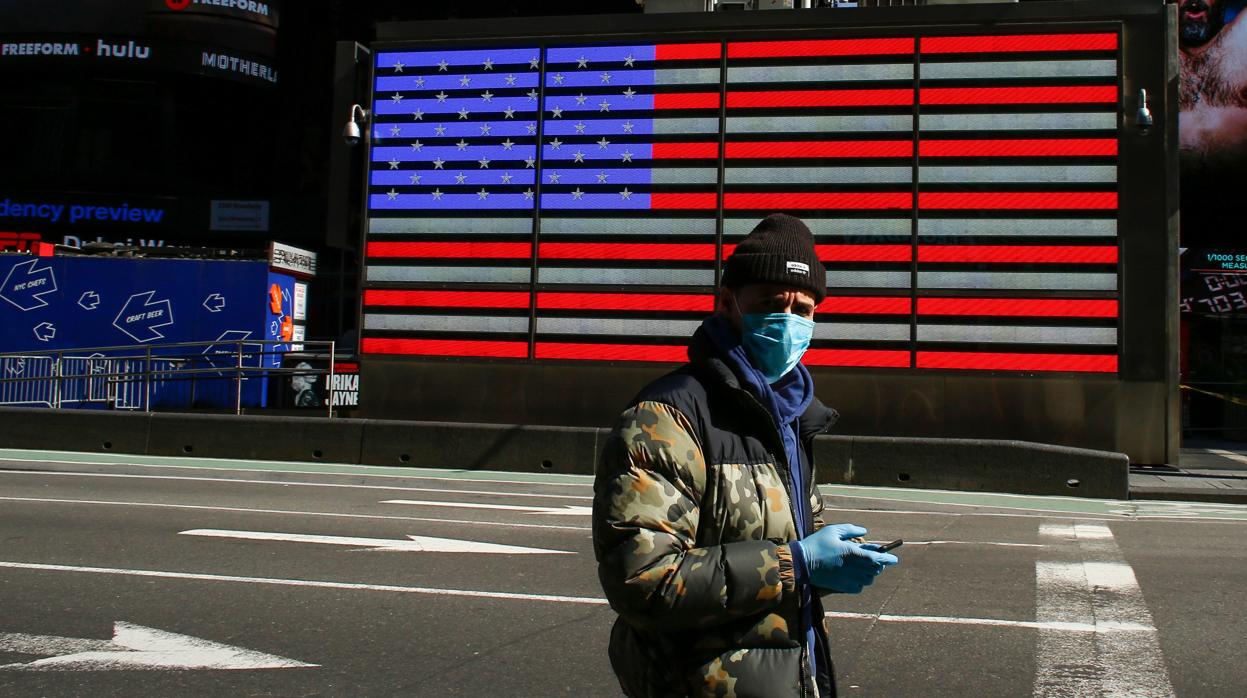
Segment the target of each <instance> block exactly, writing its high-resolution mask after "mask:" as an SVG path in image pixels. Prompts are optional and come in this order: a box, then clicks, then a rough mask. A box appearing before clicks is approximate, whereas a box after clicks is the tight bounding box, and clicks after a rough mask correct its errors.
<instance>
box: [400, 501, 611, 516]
mask: <svg viewBox="0 0 1247 698" xmlns="http://www.w3.org/2000/svg"><path fill="white" fill-rule="evenodd" d="M381 503H382V504H417V505H419V506H425V507H454V508H456V509H498V510H502V511H523V512H527V513H529V514H550V515H553V516H589V515H590V514H592V513H593V507H577V506H572V505H570V504H569V505H567V506H562V507H526V506H522V505H519V504H476V503H471V502H426V501H423V500H419V499H387V500H384V501H382V502H381Z"/></svg>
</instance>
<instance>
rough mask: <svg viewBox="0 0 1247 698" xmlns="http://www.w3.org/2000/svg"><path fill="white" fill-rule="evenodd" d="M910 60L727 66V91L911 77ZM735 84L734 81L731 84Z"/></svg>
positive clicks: (911, 65) (908, 78) (912, 66)
mask: <svg viewBox="0 0 1247 698" xmlns="http://www.w3.org/2000/svg"><path fill="white" fill-rule="evenodd" d="M913 79H914V64H913V63H886V64H881V65H870V64H867V65H834V64H833V65H783V66H762V67H729V68H728V69H727V81H728V83H729V84H728V90H731V89H733V88H737V89H739V88H741V87H746V88H747V87H748V86H747V85H740V84H739V83H749V82H842V81H847V80H865V81H870V82H877V81H880V80H913ZM733 83H735V84H733Z"/></svg>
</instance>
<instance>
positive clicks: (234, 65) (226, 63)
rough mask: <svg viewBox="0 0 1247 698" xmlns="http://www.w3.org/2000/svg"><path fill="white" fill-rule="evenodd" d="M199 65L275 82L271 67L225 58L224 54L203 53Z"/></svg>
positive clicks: (274, 74) (232, 57)
mask: <svg viewBox="0 0 1247 698" xmlns="http://www.w3.org/2000/svg"><path fill="white" fill-rule="evenodd" d="M200 65H204V66H211V67H213V68H216V69H218V70H224V71H226V72H229V73H238V74H239V75H250V76H251V77H253V78H259V79H261V80H268V81H269V82H277V71H276V70H274V69H273V68H272V67H271V66H267V65H264V64H263V63H257V62H256V61H249V60H247V59H245V58H239V57H238V56H227V55H225V54H224V53H209V52H207V51H204V52H203V61H202V63H201V64H200Z"/></svg>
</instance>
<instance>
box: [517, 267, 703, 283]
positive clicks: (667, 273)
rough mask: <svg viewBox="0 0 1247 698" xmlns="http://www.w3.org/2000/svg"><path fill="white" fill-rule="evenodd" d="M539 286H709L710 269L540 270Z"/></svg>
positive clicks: (586, 268)
mask: <svg viewBox="0 0 1247 698" xmlns="http://www.w3.org/2000/svg"><path fill="white" fill-rule="evenodd" d="M538 274H539V278H538V280H537V281H538V283H543V284H618V285H627V284H643V285H647V286H660V285H661V286H713V285H714V270H713V269H606V268H591V267H583V268H568V267H540V268H539V270H538Z"/></svg>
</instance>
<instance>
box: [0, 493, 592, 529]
mask: <svg viewBox="0 0 1247 698" xmlns="http://www.w3.org/2000/svg"><path fill="white" fill-rule="evenodd" d="M0 501H10V502H40V503H46V504H94V505H100V506H123V507H150V508H156V509H190V510H195V511H229V512H238V513H244V514H284V515H287V516H321V517H326V518H334V519H379V520H383V521H427V522H431V523H446V524H470V525H475V526H489V527H495V526H503V527H506V528H553V529H558V530H562V531H589V530H592V529H590V528H589V527H588V526H560V525H557V524H533V523H511V522H509V521H473V520H472V519H438V518H434V517H428V516H386V515H382V514H341V513H337V512H327V511H298V510H295V509H249V508H246V507H213V506H206V505H199V504H164V503H160V502H117V501H110V500H101V499H50V498H45V497H0Z"/></svg>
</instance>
